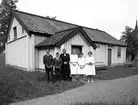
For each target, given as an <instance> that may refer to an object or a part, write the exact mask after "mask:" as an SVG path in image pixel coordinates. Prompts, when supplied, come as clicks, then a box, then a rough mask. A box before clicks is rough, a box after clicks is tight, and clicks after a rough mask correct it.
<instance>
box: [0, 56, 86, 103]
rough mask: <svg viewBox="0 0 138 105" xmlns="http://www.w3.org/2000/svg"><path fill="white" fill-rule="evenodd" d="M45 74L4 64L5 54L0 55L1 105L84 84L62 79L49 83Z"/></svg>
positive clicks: (59, 91) (55, 92)
mask: <svg viewBox="0 0 138 105" xmlns="http://www.w3.org/2000/svg"><path fill="white" fill-rule="evenodd" d="M44 76H45V74H44V73H42V72H39V71H36V72H26V71H22V70H18V69H15V68H11V67H7V68H6V67H5V66H4V56H0V105H5V104H6V105H7V104H8V103H12V102H18V101H23V100H28V99H32V98H37V97H42V96H46V95H53V94H57V93H61V92H64V91H66V90H70V89H72V88H76V87H78V86H82V85H83V84H84V83H81V82H65V81H60V82H56V83H55V84H53V83H47V82H46V81H45V79H44Z"/></svg>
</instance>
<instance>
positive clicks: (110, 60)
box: [108, 49, 112, 66]
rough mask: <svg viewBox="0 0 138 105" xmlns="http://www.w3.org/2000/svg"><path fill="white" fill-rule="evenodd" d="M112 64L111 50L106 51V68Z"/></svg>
mask: <svg viewBox="0 0 138 105" xmlns="http://www.w3.org/2000/svg"><path fill="white" fill-rule="evenodd" d="M111 63H112V50H111V49H108V66H111Z"/></svg>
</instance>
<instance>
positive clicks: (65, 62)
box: [60, 49, 71, 81]
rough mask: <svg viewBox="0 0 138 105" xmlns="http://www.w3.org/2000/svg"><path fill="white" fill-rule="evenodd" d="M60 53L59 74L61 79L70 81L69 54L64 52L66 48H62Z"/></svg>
mask: <svg viewBox="0 0 138 105" xmlns="http://www.w3.org/2000/svg"><path fill="white" fill-rule="evenodd" d="M62 52H63V53H62V54H61V55H60V57H61V59H62V70H61V74H62V78H63V80H67V81H70V80H71V78H70V65H69V62H70V55H69V54H68V53H66V52H67V51H66V49H63V50H62Z"/></svg>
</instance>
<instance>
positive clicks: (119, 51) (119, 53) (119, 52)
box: [117, 47, 121, 57]
mask: <svg viewBox="0 0 138 105" xmlns="http://www.w3.org/2000/svg"><path fill="white" fill-rule="evenodd" d="M117 57H121V47H118V50H117Z"/></svg>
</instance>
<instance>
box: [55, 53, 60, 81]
mask: <svg viewBox="0 0 138 105" xmlns="http://www.w3.org/2000/svg"><path fill="white" fill-rule="evenodd" d="M61 66H62V60H61V58H60V56H59V53H58V52H57V53H56V57H55V58H54V69H55V77H56V78H55V79H56V80H60V79H61Z"/></svg>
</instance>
